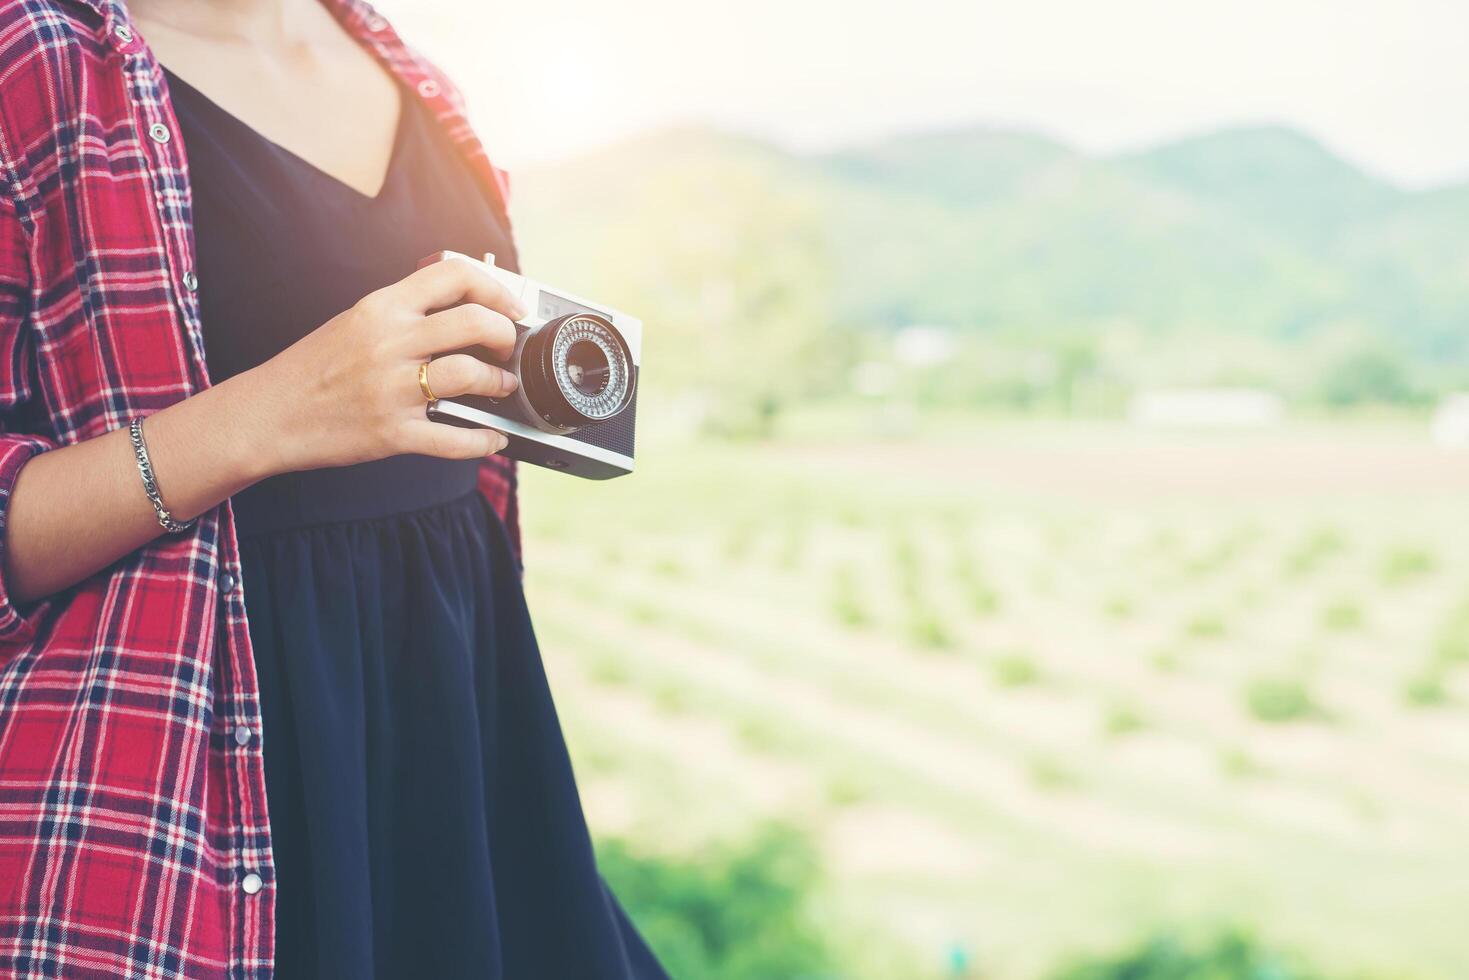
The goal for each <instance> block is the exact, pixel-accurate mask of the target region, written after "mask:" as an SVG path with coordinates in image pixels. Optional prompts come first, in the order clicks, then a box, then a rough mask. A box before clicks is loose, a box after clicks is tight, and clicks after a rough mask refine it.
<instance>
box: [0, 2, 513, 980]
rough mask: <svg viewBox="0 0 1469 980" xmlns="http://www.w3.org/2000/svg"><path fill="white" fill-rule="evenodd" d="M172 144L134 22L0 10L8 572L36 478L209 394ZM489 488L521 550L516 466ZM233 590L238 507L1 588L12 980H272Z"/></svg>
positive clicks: (239, 609)
mask: <svg viewBox="0 0 1469 980" xmlns="http://www.w3.org/2000/svg"><path fill="white" fill-rule="evenodd" d="M325 2H326V4H327V6H328V7H329V8H331V9H332V10H333V12H334V13H335V14H336V15H337V17H338V19H339V20H340V21H341V22H342V24H343V25H344V26H345V28H346V29H347V31H348V32H349V33H350V34H351V35H352V36H353V37H355V38H356V39H357V40H359V41H360V42H361V43H362V44H363V45H364V46H365V47H366V48H367V49H368V50H369V51H371V52H373V53H374V54H375V55H376V56H377V57H378V58H379V59H380V60H381V61H382V62H383V64H384V65H386V66H387V68H388V69H389V70H390V71H391V72H392V73H393V74H394V75H395V76H396V77H397V78H398V79H399V80H401V82H402V83H403V85H404V86H405V90H406V91H407V92H409V93H415V94H416V97H417V98H420V99H422V100H423V101H424V102H425V103H426V104H427V105H428V106H430V107H431V108H432V109H433V110H434V111H435V113H436V115H437V117H438V119H439V120H440V122H441V123H442V124H443V125H444V126H445V127H446V130H447V131H448V133H449V134H450V135H451V136H452V138H453V139H454V141H455V142H456V143H457V144H458V145H459V146H460V147H461V148H462V149H463V151H464V153H465V156H466V158H467V160H468V161H469V163H470V165H471V167H472V169H473V170H474V172H475V173H476V174H477V175H478V176H479V177H480V178H481V181H482V184H483V186H484V188H485V191H486V193H487V195H489V199H490V200H491V202H492V204H494V205H495V206H496V208H497V209H498V210H499V212H500V213H501V215H502V216H504V207H505V197H506V186H505V179H504V175H503V173H501V172H500V171H498V170H497V169H496V168H494V167H493V166H491V164H490V161H489V160H488V158H487V157H486V156H485V153H484V150H483V148H482V147H481V146H480V144H479V142H478V141H477V140H476V139H475V137H474V134H473V133H472V132H471V130H470V127H469V125H468V123H467V121H466V119H465V117H464V112H463V104H462V101H461V99H460V98H459V95H458V93H457V92H456V91H455V90H454V88H453V87H452V86H451V85H450V84H449V82H448V80H447V79H445V78H444V77H443V76H442V75H440V74H439V73H438V72H437V71H436V70H435V69H434V68H433V67H431V66H430V65H428V64H426V63H425V62H424V61H422V60H421V59H420V58H418V57H417V56H416V55H415V54H413V53H412V52H410V51H409V50H408V49H407V48H406V47H404V45H403V43H402V42H401V41H400V40H399V38H398V37H397V35H396V34H395V33H394V32H393V30H392V29H391V28H390V27H389V26H388V24H387V23H386V21H384V20H383V19H382V18H381V17H380V16H378V15H377V13H376V12H374V11H373V10H372V9H370V8H369V7H368V6H366V5H365V4H364V3H361V2H359V0H325ZM177 133H178V124H177V122H176V120H175V118H174V114H173V110H172V108H171V107H170V104H169V101H168V97H167V92H166V90H165V83H164V79H163V75H162V72H161V70H160V68H159V65H158V63H157V61H156V60H155V59H154V58H153V56H152V54H151V53H150V52H149V50H148V48H147V46H146V45H145V43H144V41H143V39H142V38H141V37H140V36H138V35H137V33H136V31H135V29H134V28H133V25H132V24H131V22H130V21H129V19H128V14H127V10H126V8H125V7H124V5H123V3H122V2H121V0H0V179H3V180H4V187H3V188H0V567H3V549H4V543H5V535H4V521H5V516H6V513H7V505H8V503H9V500H10V491H11V489H12V488H13V486H14V484H15V477H16V474H17V472H18V471H19V470H20V468H21V467H22V466H23V465H24V464H25V463H26V461H27V460H28V459H30V458H31V457H32V456H33V455H35V454H36V453H39V452H44V451H46V450H48V449H52V448H55V447H58V446H64V445H68V444H71V443H75V442H78V441H80V440H83V439H88V438H91V437H93V436H97V435H100V434H102V433H104V432H107V431H109V430H111V429H113V428H116V427H118V426H122V425H125V424H127V422H128V420H129V419H130V418H131V417H132V416H134V415H146V414H148V413H150V412H154V411H157V410H158V409H161V408H163V407H165V406H167V405H170V404H172V403H174V402H176V401H179V400H180V399H183V398H186V397H188V396H189V395H191V394H193V393H195V392H197V391H199V390H200V389H202V388H205V387H206V386H207V385H208V384H209V380H208V377H207V375H206V372H205V364H204V346H203V340H202V338H201V334H200V329H199V315H198V304H197V302H196V300H195V296H194V294H193V292H192V290H191V288H190V285H192V283H193V276H192V275H191V274H189V273H190V269H191V265H192V258H191V257H192V249H193V235H192V229H191V224H190V203H189V202H190V196H189V181H188V174H187V170H186V167H185V160H184V153H183V145H182V140H180V139H178V138H177ZM407 271H409V270H405V273H406V272H407ZM480 485H481V489H482V490H483V491H484V492H485V494H486V496H487V497H488V498H489V499H490V500H491V502H492V503H493V504H494V505H495V506H496V508H497V509H498V510H499V511H500V513H501V514H502V516H503V517H504V518H505V519H506V523H507V525H508V526H509V527H510V529H511V531H512V534H514V532H515V531H516V519H515V518H516V515H515V475H514V469H513V466H512V464H511V463H510V462H509V461H507V460H503V459H498V458H497V459H492V460H490V461H487V463H486V464H485V466H484V469H483V470H482V476H481V480H480ZM138 492H139V493H141V492H142V489H141V486H140V487H139V491H138ZM514 540H515V542H516V547H517V550H518V548H519V539H518V536H515V537H514ZM238 581H239V553H238V551H237V549H236V542H235V533H234V523H233V519H232V516H231V511H230V507H229V505H228V504H227V503H226V504H223V505H221V506H219V507H217V508H215V509H214V510H212V511H210V512H209V513H207V514H205V515H204V516H203V517H201V518H200V520H199V522H198V524H197V525H196V526H195V527H194V528H193V529H192V530H191V531H190V532H189V533H187V534H183V535H178V536H164V537H160V538H159V539H157V540H156V541H155V542H153V543H152V544H150V545H148V546H147V547H144V548H142V549H140V550H138V551H136V552H134V553H133V554H131V555H129V556H128V557H126V558H124V559H122V560H121V561H119V562H118V563H117V564H115V565H114V566H113V567H112V568H110V569H108V570H107V571H105V572H102V573H99V574H97V575H94V576H92V577H91V578H89V579H87V580H86V581H84V582H82V583H81V584H79V585H77V586H75V587H73V588H71V589H68V590H66V591H64V592H62V593H59V594H57V595H54V596H51V597H50V598H48V599H46V600H42V601H40V602H35V603H28V604H25V605H17V604H15V603H14V602H12V601H11V599H10V597H9V595H8V593H7V592H6V589H5V582H4V578H3V575H0V975H3V976H6V977H9V976H27V977H30V976H36V977H42V976H44V977H66V978H79V977H108V978H115V977H149V978H163V977H180V976H186V977H190V978H205V977H220V978H226V977H227V978H232V980H245V978H265V977H269V976H270V975H271V970H272V960H273V949H274V909H275V881H274V875H273V873H272V861H271V840H270V832H269V826H268V823H267V815H266V800H265V776H264V764H263V758H262V755H261V738H262V737H265V738H268V737H270V734H269V733H268V732H265V733H263V735H262V733H261V728H260V703H259V699H258V697H257V687H256V677H255V668H254V661H253V659H252V656H251V650H250V637H249V633H248V631H247V629H246V622H245V604H244V600H243V597H242V595H241V591H240V587H239V585H238ZM241 729H243V731H240V730H241ZM237 733H238V734H239V735H240V736H241V738H240V740H239V741H243V742H244V744H243V745H242V744H239V742H238V741H237V738H236V734H237ZM246 735H248V736H249V737H248V738H246V737H244V736H246ZM252 875H258V876H259V878H260V880H261V881H263V887H262V888H261V889H260V890H258V891H254V893H253V894H252V891H253V886H254V885H255V884H257V882H256V881H255V879H253V878H249V879H248V880H249V884H250V887H249V888H247V887H246V885H245V884H244V883H245V882H246V881H247V876H252Z"/></svg>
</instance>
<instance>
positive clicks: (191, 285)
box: [184, 269, 199, 293]
mask: <svg viewBox="0 0 1469 980" xmlns="http://www.w3.org/2000/svg"><path fill="white" fill-rule="evenodd" d="M184 288H185V289H187V290H188V291H189V292H191V293H193V292H198V290H199V277H198V276H196V275H194V270H193V269H190V270H189V271H188V272H185V273H184Z"/></svg>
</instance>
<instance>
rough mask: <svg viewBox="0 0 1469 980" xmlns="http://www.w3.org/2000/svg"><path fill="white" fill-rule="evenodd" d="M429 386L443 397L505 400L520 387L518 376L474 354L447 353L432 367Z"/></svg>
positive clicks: (429, 366)
mask: <svg viewBox="0 0 1469 980" xmlns="http://www.w3.org/2000/svg"><path fill="white" fill-rule="evenodd" d="M427 371H428V386H429V388H431V389H433V393H434V394H435V395H438V396H439V397H440V398H454V397H456V396H458V395H484V396H486V397H488V398H504V397H505V396H506V395H508V394H510V393H511V392H512V391H514V390H515V388H516V380H515V375H513V374H511V373H510V372H509V371H507V370H505V369H504V368H502V367H496V366H495V365H493V364H486V363H485V362H484V361H481V360H480V359H479V358H477V357H475V356H474V355H472V354H446V355H444V356H443V357H436V358H434V359H433V360H432V361H429V364H428V368H427Z"/></svg>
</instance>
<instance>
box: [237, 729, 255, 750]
mask: <svg viewBox="0 0 1469 980" xmlns="http://www.w3.org/2000/svg"><path fill="white" fill-rule="evenodd" d="M252 734H254V733H253V732H251V731H250V726H248V725H241V726H239V727H238V728H236V729H235V744H236V745H248V744H249V742H250V736H251V735H252Z"/></svg>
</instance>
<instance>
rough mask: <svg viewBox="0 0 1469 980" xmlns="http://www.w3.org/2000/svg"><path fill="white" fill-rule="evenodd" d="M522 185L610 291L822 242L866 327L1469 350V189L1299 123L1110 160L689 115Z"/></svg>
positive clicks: (985, 137) (523, 218) (841, 297)
mask: <svg viewBox="0 0 1469 980" xmlns="http://www.w3.org/2000/svg"><path fill="white" fill-rule="evenodd" d="M517 186H518V190H517V226H518V227H519V229H520V231H521V234H522V238H523V239H524V240H525V242H526V254H527V255H532V256H534V258H535V261H536V262H538V263H540V264H539V265H538V266H537V268H539V269H540V270H541V271H542V274H543V275H544V276H546V277H550V276H551V274H552V271H554V273H555V275H563V276H565V277H566V279H565V281H567V282H568V283H571V282H591V283H595V284H597V285H598V287H599V288H606V289H611V290H613V291H614V292H616V291H617V290H619V289H621V288H623V286H624V283H625V280H627V279H628V278H629V277H631V278H635V279H637V280H638V282H639V286H638V288H639V292H638V298H639V299H640V300H642V301H644V302H649V301H654V302H656V301H657V295H658V291H659V290H660V289H663V290H664V292H667V291H668V290H671V289H673V288H674V286H675V285H676V283H675V280H679V281H682V280H681V279H679V277H688V276H692V275H699V276H703V275H705V274H707V273H709V272H710V270H709V269H708V268H706V267H707V266H709V265H710V264H711V263H712V264H715V265H718V264H719V263H721V262H725V261H728V262H731V263H733V262H736V261H739V262H744V263H748V262H752V261H756V262H758V261H759V257H760V256H762V255H768V256H771V257H772V258H771V261H775V258H774V257H776V256H780V255H782V254H787V253H788V251H789V249H790V248H791V247H792V245H791V242H792V240H793V239H795V238H800V239H802V240H804V238H805V237H806V236H807V235H808V234H809V236H811V237H813V238H814V239H815V240H817V241H819V242H820V244H821V248H822V250H823V252H824V254H825V256H826V261H827V264H828V265H829V282H827V284H826V285H825V287H824V288H825V289H826V290H827V292H826V293H825V294H824V302H825V303H826V304H827V305H828V306H829V308H830V309H831V311H832V312H833V314H834V316H835V317H836V319H837V320H839V321H840V322H842V323H846V324H852V325H860V326H872V327H898V326H904V325H907V324H911V323H916V322H922V323H934V324H944V325H949V326H953V327H955V328H959V329H994V328H1017V329H1024V330H1028V331H1044V332H1067V331H1072V332H1080V331H1088V330H1095V329H1101V328H1105V327H1109V326H1112V325H1116V324H1130V325H1133V326H1135V327H1137V328H1139V329H1142V330H1144V331H1148V332H1152V333H1156V334H1166V333H1168V332H1170V331H1184V330H1187V331H1192V332H1197V331H1206V332H1207V331H1216V332H1224V333H1230V334H1244V335H1251V336H1258V337H1263V338H1269V339H1272V340H1280V341H1285V342H1294V341H1296V340H1299V339H1302V338H1308V337H1311V336H1313V335H1316V334H1318V333H1321V332H1323V331H1328V330H1333V329H1348V330H1352V331H1356V332H1359V333H1361V332H1366V333H1369V334H1371V335H1375V336H1377V337H1379V338H1382V339H1383V340H1384V341H1386V342H1389V343H1391V344H1393V345H1395V346H1398V347H1400V348H1401V349H1403V350H1405V351H1408V352H1411V353H1414V354H1416V355H1419V356H1424V357H1431V358H1435V359H1449V360H1457V361H1469V185H1465V186H1460V187H1449V188H1442V189H1438V190H1434V191H1427V192H1409V191H1405V190H1402V189H1400V188H1397V187H1394V186H1392V185H1390V184H1387V183H1385V182H1383V181H1380V180H1378V179H1376V178H1374V177H1372V176H1371V175H1369V174H1366V173H1364V172H1362V171H1360V170H1359V169H1357V168H1356V167H1354V166H1352V165H1351V164H1350V163H1348V162H1347V161H1345V160H1343V159H1341V158H1340V157H1338V156H1337V155H1335V154H1333V153H1332V152H1331V151H1330V150H1329V149H1327V148H1326V147H1324V146H1322V145H1321V144H1320V143H1318V142H1317V141H1315V140H1313V139H1311V138H1310V137H1309V136H1306V135H1304V134H1302V133H1299V132H1296V131H1293V130H1290V129H1285V128H1281V127H1249V128H1236V129H1226V130H1221V131H1218V132H1213V133H1208V134H1204V135H1200V136H1194V137H1189V138H1186V139H1181V140H1177V141H1175V142H1171V143H1168V144H1165V145H1161V146H1158V147H1154V148H1151V149H1148V150H1146V151H1143V152H1138V153H1130V154H1126V155H1122V156H1117V157H1110V158H1108V157H1096V156H1089V155H1087V154H1084V153H1081V152H1079V151H1077V150H1075V149H1073V148H1070V147H1067V146H1065V145H1063V144H1061V143H1059V142H1056V141H1054V140H1051V139H1048V138H1046V137H1044V136H1040V135H1037V134H1033V133H1027V132H1023V131H1013V130H1000V129H992V128H974V129H969V130H951V131H945V132H931V133H918V134H913V135H906V136H902V137H894V138H891V139H886V140H881V141H876V142H872V143H867V144H863V145H859V146H852V147H848V148H844V149H841V150H838V151H835V152H830V153H822V154H794V153H790V152H786V151H784V150H782V149H780V148H777V147H775V146H772V145H769V144H767V143H763V142H761V141H758V140H754V139H750V138H747V137H742V136H736V135H731V134H727V133H718V132H713V131H709V130H704V129H698V128H680V129H675V130H664V131H660V132H655V133H651V134H647V135H645V136H642V137H639V138H638V139H635V140H631V141H628V142H626V143H623V144H619V145H616V146H613V147H609V148H607V149H605V150H603V151H600V152H598V153H596V154H591V155H588V156H586V157H583V158H579V159H576V160H573V161H569V162H567V163H565V164H562V165H560V166H557V167H554V168H547V169H544V170H540V171H533V172H531V173H528V174H526V175H524V176H523V179H519V182H518V185H517ZM735 239H738V240H739V241H741V242H744V243H745V244H744V245H742V246H741V248H740V249H738V250H736V249H735V248H734V246H733V245H732V244H730V243H731V242H733V241H734V240H735ZM721 243H722V244H721ZM725 246H728V248H727V249H726V250H725V251H718V249H719V248H724V247H725ZM783 250H784V251H783ZM614 254H615V255H616V258H615V260H614V259H613V258H611V256H612V255H614ZM721 256H723V257H721ZM730 256H737V258H731V257H730ZM752 256H753V258H752ZM680 270H681V271H680ZM714 271H716V272H717V270H714ZM715 278H716V279H717V276H716V277H715ZM729 281H731V282H734V281H740V282H749V281H751V280H750V279H749V278H748V276H747V277H746V278H745V279H743V280H739V279H738V277H733V276H732V277H730V280H729ZM717 285H718V283H717V282H714V283H713V285H711V284H710V283H709V282H705V283H704V285H703V286H701V287H700V289H701V290H702V292H699V293H698V297H703V298H707V296H706V294H707V293H708V292H709V290H710V289H716V287H717ZM588 288H590V287H588ZM741 288H744V287H741ZM716 291H717V289H716ZM647 297H653V299H652V300H649V299H647ZM609 298H612V297H609ZM700 301H702V300H700Z"/></svg>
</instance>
